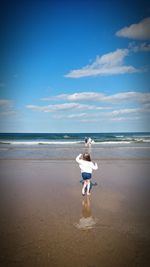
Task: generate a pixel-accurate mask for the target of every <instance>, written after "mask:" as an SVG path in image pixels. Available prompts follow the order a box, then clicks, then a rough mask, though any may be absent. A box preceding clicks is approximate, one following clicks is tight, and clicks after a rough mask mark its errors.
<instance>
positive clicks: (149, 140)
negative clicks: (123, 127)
mask: <svg viewBox="0 0 150 267" xmlns="http://www.w3.org/2000/svg"><path fill="white" fill-rule="evenodd" d="M85 137H87V138H89V137H90V138H92V140H93V141H94V142H93V144H92V146H91V148H90V149H89V152H90V153H91V155H92V157H93V158H94V159H134V158H135V159H149V158H150V133H147V132H146V133H144V132H143V133H137V132H136V133H133V132H132V133H122V132H121V133H0V159H54V160H59V159H64V160H66V159H70V160H72V159H74V158H75V157H76V155H77V154H78V153H84V152H85V151H87V148H86V147H85V142H84V140H85Z"/></svg>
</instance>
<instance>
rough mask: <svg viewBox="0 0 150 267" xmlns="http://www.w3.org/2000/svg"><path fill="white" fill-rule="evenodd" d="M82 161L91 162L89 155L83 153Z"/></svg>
mask: <svg viewBox="0 0 150 267" xmlns="http://www.w3.org/2000/svg"><path fill="white" fill-rule="evenodd" d="M83 160H86V161H91V157H90V154H88V153H84V154H83Z"/></svg>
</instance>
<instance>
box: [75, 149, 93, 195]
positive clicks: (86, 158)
mask: <svg viewBox="0 0 150 267" xmlns="http://www.w3.org/2000/svg"><path fill="white" fill-rule="evenodd" d="M81 156H82V158H81ZM76 161H77V162H78V163H79V167H80V169H81V173H82V178H83V180H84V184H83V187H82V195H83V196H84V195H85V188H86V187H87V195H90V179H91V178H92V171H93V170H97V169H98V166H97V163H93V162H92V161H91V157H90V154H88V153H84V154H83V155H82V154H79V155H78V156H77V157H76Z"/></svg>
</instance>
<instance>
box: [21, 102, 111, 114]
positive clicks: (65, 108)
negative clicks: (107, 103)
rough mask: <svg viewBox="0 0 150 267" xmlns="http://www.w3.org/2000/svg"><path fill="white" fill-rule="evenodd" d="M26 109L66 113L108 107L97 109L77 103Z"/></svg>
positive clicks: (32, 106)
mask: <svg viewBox="0 0 150 267" xmlns="http://www.w3.org/2000/svg"><path fill="white" fill-rule="evenodd" d="M26 108H28V109H31V110H33V111H40V112H55V111H68V110H72V109H73V110H75V109H77V110H103V109H110V107H99V106H95V105H85V104H79V103H64V104H54V105H47V106H37V105H27V106H26Z"/></svg>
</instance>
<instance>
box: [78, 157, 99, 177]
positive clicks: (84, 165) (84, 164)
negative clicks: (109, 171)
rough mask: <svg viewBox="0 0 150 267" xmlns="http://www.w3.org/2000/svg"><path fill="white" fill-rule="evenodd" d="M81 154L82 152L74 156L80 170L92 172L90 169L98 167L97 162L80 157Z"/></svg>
mask: <svg viewBox="0 0 150 267" xmlns="http://www.w3.org/2000/svg"><path fill="white" fill-rule="evenodd" d="M81 156H82V154H79V155H78V156H77V157H76V162H78V163H79V167H80V169H81V172H87V173H92V170H97V169H98V166H97V163H95V164H94V163H93V162H92V161H87V160H83V159H80V157H81Z"/></svg>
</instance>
